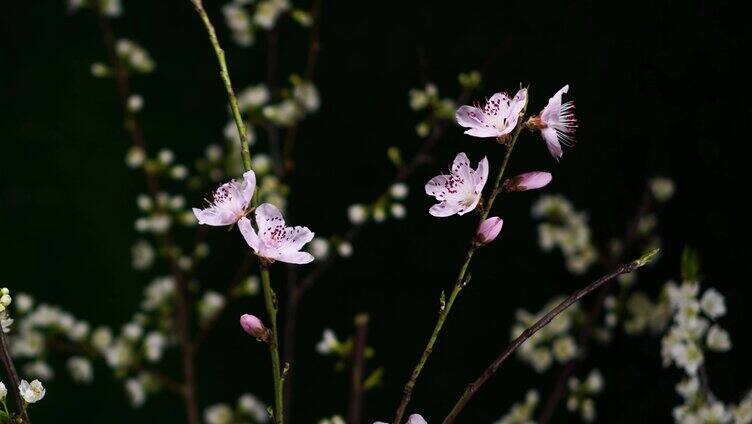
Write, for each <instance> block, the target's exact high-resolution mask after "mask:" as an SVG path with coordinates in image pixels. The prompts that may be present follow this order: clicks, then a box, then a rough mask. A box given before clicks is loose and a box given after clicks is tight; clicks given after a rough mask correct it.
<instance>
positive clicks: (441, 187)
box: [425, 175, 449, 200]
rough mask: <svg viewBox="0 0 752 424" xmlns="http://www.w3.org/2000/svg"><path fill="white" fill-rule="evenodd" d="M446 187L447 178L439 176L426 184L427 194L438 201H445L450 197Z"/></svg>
mask: <svg viewBox="0 0 752 424" xmlns="http://www.w3.org/2000/svg"><path fill="white" fill-rule="evenodd" d="M446 187H447V177H446V176H444V175H437V176H435V177H433V178H431V179H430V180H429V181H428V182H427V183H426V187H425V189H426V194H427V195H429V196H434V197H435V198H436V200H444V199H446V198H447V196H448V195H449V192H448V191H447V188H446Z"/></svg>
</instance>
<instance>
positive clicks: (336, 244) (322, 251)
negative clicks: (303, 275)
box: [308, 236, 353, 261]
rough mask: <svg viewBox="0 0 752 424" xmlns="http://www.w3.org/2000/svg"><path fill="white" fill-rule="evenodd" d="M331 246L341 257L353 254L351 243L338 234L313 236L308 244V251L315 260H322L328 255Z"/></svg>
mask: <svg viewBox="0 0 752 424" xmlns="http://www.w3.org/2000/svg"><path fill="white" fill-rule="evenodd" d="M332 248H334V250H335V252H336V253H337V255H339V256H341V257H343V258H349V257H350V256H352V254H353V246H352V244H351V243H350V242H349V241H347V240H344V239H342V238H340V237H338V236H333V237H330V238H328V239H327V238H324V237H315V238H314V239H313V240H311V242H310V243H309V244H308V253H310V254H311V255H313V257H314V258H315V259H316V260H317V261H323V260H325V259H327V258H328V257H329V254H330V253H331V250H332Z"/></svg>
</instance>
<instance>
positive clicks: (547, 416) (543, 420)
mask: <svg viewBox="0 0 752 424" xmlns="http://www.w3.org/2000/svg"><path fill="white" fill-rule="evenodd" d="M652 204H653V202H652V198H651V197H650V191H649V190H646V191H645V193H644V194H643V196H642V202H641V203H640V207H639V208H638V209H637V213H636V214H635V216H634V218H633V219H632V221H631V222H630V224H629V225H628V226H627V231H626V234H625V236H624V246H623V248H622V250H621V252H620V253H617V254H616V255H613V256H612V257H611V258H609V260H608V261H606V262H605V263H604V267H605V269H609V268H611V267H613V266H615V265H616V264H617V263H619V262H620V261H621V260H623V257H624V254H625V252H628V251H629V250H630V249H631V246H632V244H633V243H634V242H635V240H636V239H637V235H638V229H639V221H640V218H641V217H642V216H643V215H645V214H646V213H647V212H648V211H649V210H650V209H651V207H652ZM609 288H610V286H604V287H603V288H601V289H600V290H599V292H598V294H597V297H596V300H595V302H594V303H593V306H592V307H591V308H590V310H589V311H588V313H587V316H586V317H585V322H584V324H583V326H582V328H581V329H580V332H579V334H578V335H577V346H578V349H579V351H580V355H578V357H577V358H575V359H572V360H570V361H569V362H567V363H566V364H565V365H564V368H562V369H561V372H559V375H558V376H557V377H556V382H555V383H554V385H553V389H552V390H551V393H550V394H549V395H548V398H547V399H546V401H545V402H544V403H543V408H542V409H541V412H540V414H539V415H538V423H539V424H547V423H548V422H550V421H551V419H552V418H553V415H554V413H555V412H556V408H557V407H558V405H559V402H561V400H562V399H563V398H564V395H565V394H566V392H567V381H569V377H571V376H572V374H574V372H575V371H576V369H577V362H578V361H580V360H582V358H583V357H584V356H585V352H586V351H587V348H588V344H589V342H590V335H591V334H592V332H593V326H594V325H595V323H596V321H597V320H598V317H599V316H600V315H601V312H602V311H603V306H604V302H605V301H606V298H607V297H608V293H609Z"/></svg>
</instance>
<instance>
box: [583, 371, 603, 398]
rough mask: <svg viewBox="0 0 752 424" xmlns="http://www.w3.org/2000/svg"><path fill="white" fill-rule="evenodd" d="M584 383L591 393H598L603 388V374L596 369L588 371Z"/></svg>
mask: <svg viewBox="0 0 752 424" xmlns="http://www.w3.org/2000/svg"><path fill="white" fill-rule="evenodd" d="M585 384H586V385H587V387H588V389H589V390H590V392H592V393H600V391H601V390H603V374H601V372H600V371H598V370H592V371H590V374H589V375H588V377H587V379H586V380H585Z"/></svg>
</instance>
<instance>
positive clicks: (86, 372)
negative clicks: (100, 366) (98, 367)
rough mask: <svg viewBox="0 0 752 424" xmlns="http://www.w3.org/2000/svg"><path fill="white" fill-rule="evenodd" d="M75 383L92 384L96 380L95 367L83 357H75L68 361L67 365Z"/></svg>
mask: <svg viewBox="0 0 752 424" xmlns="http://www.w3.org/2000/svg"><path fill="white" fill-rule="evenodd" d="M66 365H67V366H68V372H69V373H70V375H71V378H73V381H75V382H78V383H90V382H91V381H92V380H93V379H94V367H92V365H91V361H89V360H88V359H87V358H84V357H82V356H74V357H72V358H70V359H68V362H67V364H66Z"/></svg>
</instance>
